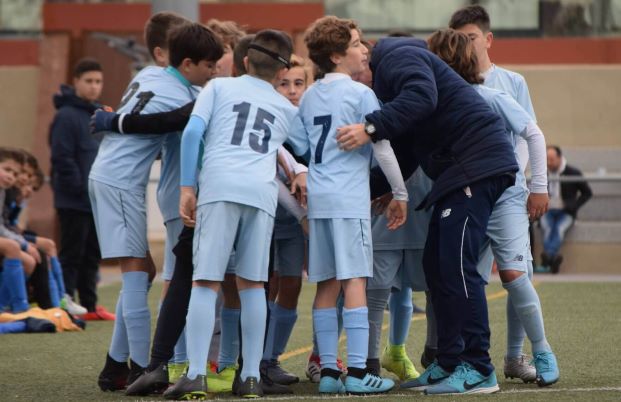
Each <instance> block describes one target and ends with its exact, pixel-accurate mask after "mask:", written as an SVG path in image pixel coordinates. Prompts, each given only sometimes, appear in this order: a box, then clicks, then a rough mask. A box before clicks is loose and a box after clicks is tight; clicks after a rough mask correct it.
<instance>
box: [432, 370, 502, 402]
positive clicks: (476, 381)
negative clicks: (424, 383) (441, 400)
mask: <svg viewBox="0 0 621 402" xmlns="http://www.w3.org/2000/svg"><path fill="white" fill-rule="evenodd" d="M498 391H500V388H498V382H497V381H496V372H495V371H493V372H492V374H490V375H488V376H487V377H485V376H483V374H481V373H479V372H478V371H477V370H476V369H475V368H474V367H472V366H471V365H470V364H468V363H462V364H460V365H459V366H457V367H456V368H455V371H454V372H453V374H451V375H450V376H449V378H447V379H446V380H444V381H443V382H441V383H439V384H436V385H433V386H430V387H427V389H426V390H425V394H426V395H439V394H492V393H494V392H498Z"/></svg>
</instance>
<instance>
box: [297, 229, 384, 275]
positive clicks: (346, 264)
mask: <svg viewBox="0 0 621 402" xmlns="http://www.w3.org/2000/svg"><path fill="white" fill-rule="evenodd" d="M308 223H309V231H310V234H309V240H308V280H309V281H311V282H322V281H325V280H328V279H332V278H336V279H338V280H343V279H351V278H364V277H367V278H368V277H372V276H373V246H372V240H371V220H370V219H346V218H341V219H338V218H333V219H309V220H308Z"/></svg>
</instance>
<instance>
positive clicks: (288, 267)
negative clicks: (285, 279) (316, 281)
mask: <svg viewBox="0 0 621 402" xmlns="http://www.w3.org/2000/svg"><path fill="white" fill-rule="evenodd" d="M305 248H306V240H305V239H304V233H303V232H302V231H300V233H299V234H298V235H297V236H294V237H289V238H286V239H274V272H278V275H280V276H295V277H301V276H302V268H304V254H305V252H304V251H305Z"/></svg>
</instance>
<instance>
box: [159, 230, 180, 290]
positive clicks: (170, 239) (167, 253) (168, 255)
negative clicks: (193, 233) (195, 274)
mask: <svg viewBox="0 0 621 402" xmlns="http://www.w3.org/2000/svg"><path fill="white" fill-rule="evenodd" d="M164 225H165V226H166V243H165V244H164V268H163V269H162V279H163V280H165V281H169V280H171V279H172V276H173V272H175V253H173V251H172V249H173V248H174V247H175V245H176V244H177V242H178V241H179V235H180V234H181V231H182V230H183V221H182V220H181V218H177V219H172V220H169V221H168V222H166V223H165V224H164Z"/></svg>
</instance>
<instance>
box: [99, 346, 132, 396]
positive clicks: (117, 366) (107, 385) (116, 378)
mask: <svg viewBox="0 0 621 402" xmlns="http://www.w3.org/2000/svg"><path fill="white" fill-rule="evenodd" d="M128 375H129V367H128V366H127V362H117V361H116V360H114V359H113V358H112V357H110V355H106V364H105V366H104V368H103V369H102V370H101V373H99V378H98V379H97V384H98V385H99V388H100V389H101V390H102V391H104V392H106V391H119V390H121V389H124V388H125V386H126V385H127V376H128Z"/></svg>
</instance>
